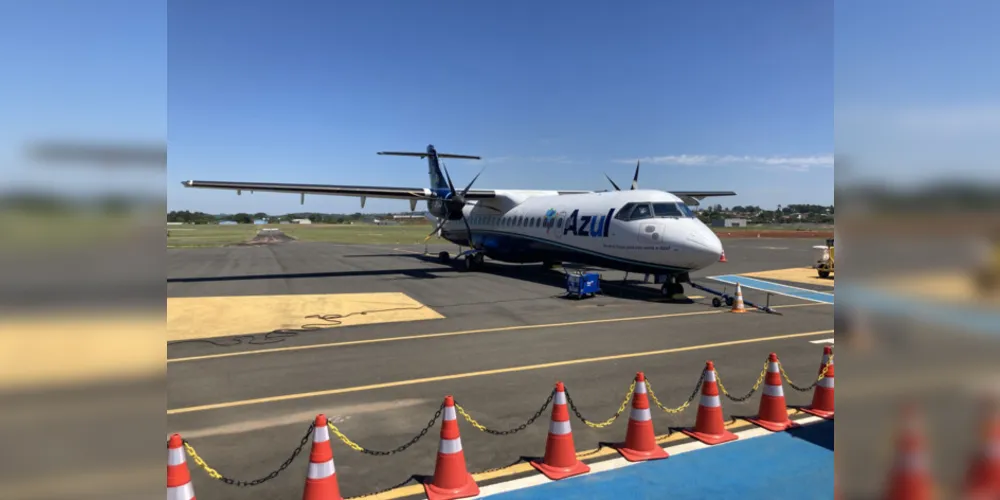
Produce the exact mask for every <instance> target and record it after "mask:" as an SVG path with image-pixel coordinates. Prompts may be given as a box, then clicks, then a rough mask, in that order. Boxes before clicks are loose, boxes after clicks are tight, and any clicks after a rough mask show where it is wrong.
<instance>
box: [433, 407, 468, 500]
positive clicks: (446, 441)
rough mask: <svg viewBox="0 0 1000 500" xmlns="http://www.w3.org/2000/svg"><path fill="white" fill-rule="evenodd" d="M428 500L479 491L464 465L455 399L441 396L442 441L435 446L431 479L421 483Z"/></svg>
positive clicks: (460, 495) (464, 496)
mask: <svg viewBox="0 0 1000 500" xmlns="http://www.w3.org/2000/svg"><path fill="white" fill-rule="evenodd" d="M424 493H425V494H426V495H427V500H447V499H453V498H468V497H474V496H476V495H478V494H479V486H478V485H477V484H476V481H475V480H474V479H472V474H469V471H468V470H467V469H466V468H465V453H464V452H463V451H462V437H461V436H460V435H459V434H458V416H457V415H456V413H455V400H454V398H452V397H451V396H445V398H444V418H443V419H442V420H441V444H440V445H439V446H438V454H437V463H436V464H435V465H434V479H433V480H432V482H430V483H424Z"/></svg>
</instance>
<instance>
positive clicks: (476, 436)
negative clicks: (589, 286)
mask: <svg viewBox="0 0 1000 500" xmlns="http://www.w3.org/2000/svg"><path fill="white" fill-rule="evenodd" d="M819 243H822V242H815V241H812V240H807V239H801V240H798V239H796V240H791V239H790V240H776V239H756V238H754V239H745V240H736V239H730V240H726V242H725V244H726V255H727V260H728V262H727V263H720V264H718V265H717V266H713V268H710V269H708V270H706V271H705V272H702V273H699V274H698V275H696V276H693V278H694V280H695V281H696V282H699V283H701V284H704V285H708V286H710V287H713V288H720V289H721V288H722V287H723V285H721V284H718V283H713V282H712V281H710V280H707V279H705V276H711V275H719V274H739V273H747V272H756V271H767V270H773V269H783V268H790V267H801V266H807V265H809V264H810V263H811V262H812V261H813V260H814V259H815V252H816V251H815V250H813V249H812V248H811V247H812V245H815V244H819ZM441 249H447V250H449V251H452V252H454V247H453V246H440V245H432V246H431V247H429V249H428V250H429V255H430V256H429V257H424V256H423V255H422V254H423V252H424V247H422V246H404V247H392V246H367V245H336V244H329V243H300V242H291V243H281V244H275V245H264V246H256V247H246V246H242V247H228V248H218V249H185V250H170V251H168V259H169V260H168V265H169V267H168V284H167V287H168V288H167V290H168V296H169V297H209V296H215V297H218V296H245V295H258V296H260V295H264V296H267V295H289V294H293V295H294V294H339V293H380V292H402V293H404V294H406V295H408V296H409V297H411V298H412V299H413V300H416V301H417V302H419V303H421V304H423V305H424V306H426V307H429V308H431V309H433V310H434V311H436V312H437V313H439V314H440V315H441V316H443V317H444V318H443V319H430V320H424V321H415V322H396V323H382V324H366V325H360V326H349V327H334V328H325V329H318V330H313V329H303V330H300V331H298V332H295V331H292V332H291V333H289V330H288V329H286V330H285V332H284V333H281V334H271V335H270V336H268V335H266V334H267V333H268V332H260V333H259V334H257V335H253V336H251V337H242V338H239V339H234V338H231V337H219V338H212V339H208V340H210V341H211V342H205V341H194V342H182V343H174V344H171V345H169V346H168V359H169V362H168V401H167V409H168V410H167V414H168V415H167V427H168V430H169V432H171V433H173V432H179V433H181V435H182V436H184V437H185V438H186V439H188V440H189V441H190V443H191V444H192V445H193V446H194V447H195V448H196V449H197V451H198V453H199V454H200V455H201V457H202V458H203V459H204V460H205V461H206V462H207V463H208V464H209V465H210V466H211V467H213V468H214V469H216V470H218V471H219V472H220V473H221V474H223V475H225V476H227V477H231V478H234V479H237V480H243V481H251V480H254V479H257V478H261V477H266V476H268V475H269V474H271V472H272V471H274V470H275V469H277V468H279V466H281V465H282V463H283V462H284V461H285V460H286V458H288V457H289V455H290V454H291V453H292V452H293V450H294V449H295V448H296V447H297V446H298V445H299V442H300V440H301V438H302V436H303V435H304V434H305V432H306V429H307V426H308V425H309V423H310V421H311V420H312V419H313V417H315V415H316V414H317V413H324V414H326V415H327V416H328V417H329V418H330V419H331V420H332V421H333V422H334V424H335V425H337V426H338V428H339V429H340V430H341V431H342V432H343V433H344V434H345V435H346V436H348V437H349V438H350V439H352V440H354V441H355V442H357V443H358V444H360V445H362V446H364V447H366V448H368V449H373V450H385V451H388V450H393V449H395V448H397V447H399V446H401V445H404V444H406V443H407V442H409V441H410V439H411V438H412V437H413V436H415V435H418V434H419V433H420V432H421V430H422V429H423V428H424V427H425V426H426V425H427V423H428V420H430V419H431V418H432V417H433V416H434V413H435V411H436V410H437V409H438V408H439V406H440V405H441V402H442V399H443V398H444V396H445V395H448V394H451V395H453V396H454V397H455V398H456V400H457V401H458V403H459V404H460V405H462V406H463V407H464V408H465V409H466V410H468V412H469V414H470V415H472V417H473V418H475V419H476V420H478V421H479V422H480V423H481V424H483V425H485V426H487V427H489V428H491V429H496V430H508V429H512V428H517V427H518V426H520V425H521V424H522V423H524V422H525V421H526V420H528V419H529V418H531V417H532V416H533V415H534V414H535V413H536V412H537V411H538V409H539V408H540V407H541V406H542V405H543V403H544V402H545V400H546V398H547V397H548V395H549V393H550V392H551V390H552V387H553V384H554V383H555V382H556V381H562V382H564V383H565V384H566V386H567V389H568V390H569V392H570V394H571V397H572V399H573V400H574V402H575V403H576V405H577V407H578V409H579V411H580V412H581V413H582V414H583V416H584V417H586V418H587V419H589V420H591V421H603V420H605V419H606V418H608V417H610V416H612V415H613V414H614V412H615V411H616V410H617V409H618V407H619V405H620V404H621V402H622V400H623V399H624V397H625V395H626V391H627V389H628V386H629V384H630V382H631V379H632V378H633V377H634V376H635V373H636V372H637V371H643V372H644V373H645V374H646V376H647V377H648V378H649V380H650V383H651V386H652V388H653V389H654V391H655V394H656V395H657V397H658V398H659V399H660V401H661V402H662V403H663V404H664V405H665V406H668V407H676V406H679V405H681V404H682V403H684V402H685V401H686V400H687V399H688V397H689V396H690V395H691V393H692V391H693V389H694V388H695V384H696V382H697V380H698V377H699V376H700V373H701V370H702V369H703V367H704V365H705V361H706V360H713V361H714V362H715V364H716V367H717V369H718V371H719V374H720V375H721V377H722V381H723V382H724V383H725V385H726V387H727V388H728V389H729V390H730V391H731V392H732V393H733V394H734V395H736V396H740V395H743V394H745V393H746V392H747V391H749V389H750V388H751V386H752V385H753V384H754V382H755V381H756V380H757V378H758V376H759V374H760V371H761V369H762V368H763V363H764V360H765V358H766V357H767V355H768V353H770V352H776V353H777V354H778V355H779V357H780V359H781V360H782V363H783V366H784V368H785V369H786V371H787V372H788V374H789V375H790V376H791V377H792V378H793V381H795V382H796V383H798V384H800V385H809V384H810V383H811V382H812V381H813V380H815V376H816V370H817V368H818V366H819V363H820V358H821V354H822V344H820V343H812V341H820V340H823V339H829V338H832V337H833V333H832V329H833V307H832V306H831V305H821V304H815V303H809V302H805V301H802V300H797V299H793V298H788V297H780V296H774V297H772V298H771V305H772V306H779V310H780V311H781V313H782V315H781V316H778V315H768V314H764V313H757V312H751V313H749V314H742V315H737V314H731V313H729V312H728V311H727V310H726V308H713V307H712V306H711V305H710V304H709V302H710V300H709V299H710V296H706V294H705V293H702V292H699V291H697V290H691V289H689V290H688V291H687V292H688V294H689V295H690V296H692V298H693V302H692V303H690V304H674V303H665V302H663V301H662V299H660V297H659V294H658V287H657V286H656V285H653V284H642V283H625V284H623V283H622V282H621V281H620V280H622V279H623V278H624V275H623V274H622V273H615V272H605V273H603V274H602V277H603V281H602V288H603V291H604V294H603V295H599V296H597V297H594V298H589V299H584V300H573V299H567V298H564V297H563V295H564V294H565V289H564V286H563V283H564V281H563V280H564V278H563V275H562V273H561V271H559V270H549V271H545V270H543V269H541V268H540V267H539V266H532V265H524V266H520V265H504V264H500V263H490V261H489V260H487V263H488V267H487V269H486V270H485V271H480V272H472V273H467V272H463V271H459V270H458V269H457V268H452V267H450V266H447V265H444V264H441V263H439V262H437V260H436V259H435V258H434V257H433V256H436V254H437V252H438V251H440V250H441ZM629 278H630V279H632V280H636V279H638V280H642V278H643V277H642V276H635V275H632V276H630V277H629ZM796 286H802V287H804V288H808V287H809V286H808V285H800V284H796ZM817 289H820V290H824V291H829V292H832V288H817ZM744 296H745V298H746V299H747V300H750V301H759V302H764V296H763V294H762V293H758V292H755V291H753V290H744ZM696 297H702V298H696ZM323 312H324V311H316V314H323ZM371 314H378V313H377V312H373V313H371ZM306 322H307V320H305V319H304V320H303V323H304V324H305V323H306ZM293 330H294V329H293ZM237 341H238V343H237ZM262 342H273V343H263V344H262ZM785 392H786V396H787V398H788V403H789V404H790V405H797V404H799V405H805V404H808V403H809V401H810V399H811V397H812V393H811V392H798V391H795V390H793V389H792V388H791V387H789V386H788V385H787V384H786V385H785ZM758 403H759V396H758V395H754V396H753V397H751V398H750V399H749V400H747V401H746V402H743V403H734V402H731V401H728V400H724V402H723V409H724V412H725V415H726V417H727V418H729V417H733V416H752V415H754V414H755V413H756V411H757V405H758ZM549 411H550V410H549V409H546V411H545V412H543V413H542V414H541V416H539V417H538V420H537V421H536V422H535V423H534V424H533V425H529V426H527V427H526V428H525V429H524V430H522V431H519V432H516V433H514V434H511V435H506V436H494V435H490V434H487V433H484V432H480V431H478V430H477V429H476V428H474V427H473V426H472V425H470V424H469V423H468V422H466V421H464V420H462V419H461V417H460V424H459V425H460V428H461V432H462V442H463V447H464V449H465V456H466V459H467V462H468V468H469V469H470V471H471V472H479V471H484V470H488V469H494V468H499V467H503V466H507V465H510V464H512V463H515V462H518V461H520V460H522V459H523V458H524V457H532V456H539V455H541V454H542V453H543V452H544V447H545V438H546V433H547V430H548V419H549ZM696 411H697V402H695V403H693V404H692V406H690V407H688V408H687V409H686V410H685V411H683V412H681V413H679V414H672V413H667V412H663V411H660V410H658V409H655V408H654V425H655V428H656V431H657V433H658V434H666V433H667V432H668V431H669V429H670V428H671V427H673V426H686V425H692V424H693V423H694V419H695V414H696ZM626 425H627V411H626V413H625V415H624V416H623V418H620V419H618V421H616V422H615V423H614V424H612V425H610V426H609V427H607V428H604V429H594V428H590V427H588V426H586V425H584V424H583V422H581V421H580V420H576V419H574V420H573V431H574V437H575V440H576V445H577V449H578V450H580V451H583V450H588V449H593V448H596V447H597V446H598V445H599V444H600V443H603V442H615V441H619V440H622V439H624V436H625V428H626ZM439 428H440V421H438V422H437V423H436V424H435V425H434V426H433V427H432V428H431V429H430V430H429V431H427V433H426V435H425V436H424V437H423V438H422V439H420V440H418V441H417V442H416V443H415V444H413V445H412V446H411V447H409V448H408V449H406V450H405V451H402V452H400V453H394V454H392V455H390V456H371V455H366V454H362V453H358V452H356V451H354V450H352V449H350V448H348V447H347V446H346V445H344V444H343V443H341V442H340V441H339V440H337V439H336V438H334V443H333V448H334V455H335V461H336V467H337V476H338V479H339V482H340V486H341V491H342V493H343V495H344V496H345V497H349V496H357V495H362V494H366V493H372V492H375V491H379V490H383V489H386V488H390V487H392V486H394V485H396V484H399V483H402V482H404V481H406V480H410V479H412V477H413V476H414V475H418V476H419V475H430V474H433V471H434V462H435V456H436V450H437V446H438V432H439ZM308 452H309V448H308V445H307V446H306V449H305V450H304V451H303V454H302V455H299V456H298V457H297V458H296V459H295V461H293V462H292V463H291V465H290V466H288V467H287V469H286V470H284V471H283V472H282V473H281V474H279V475H278V476H276V477H274V478H273V479H270V480H268V481H266V482H264V483H262V484H259V485H256V486H252V487H243V488H239V487H236V486H230V485H227V484H224V483H223V482H220V481H213V480H212V479H210V478H209V477H208V476H207V475H206V474H205V473H204V472H203V471H200V470H198V467H197V466H196V465H195V464H194V463H191V461H190V460H189V465H190V467H191V469H192V476H193V481H194V486H195V491H196V492H197V494H198V496H199V497H202V496H204V497H205V498H215V499H242V498H279V497H281V498H292V497H295V496H296V495H300V494H301V490H302V486H303V482H304V477H305V470H306V468H307V463H308ZM489 476H490V477H489V479H488V480H493V481H499V480H503V479H504V478H507V477H511V474H510V469H507V470H501V471H498V472H495V473H493V474H490V475H489ZM410 484H411V485H412V484H414V483H413V482H411V483H410ZM247 490H250V491H247ZM414 491H416V492H419V489H415V487H413V486H411V487H409V489H402V490H397V492H399V494H403V493H412V492H414ZM387 496H393V495H392V494H390V495H387Z"/></svg>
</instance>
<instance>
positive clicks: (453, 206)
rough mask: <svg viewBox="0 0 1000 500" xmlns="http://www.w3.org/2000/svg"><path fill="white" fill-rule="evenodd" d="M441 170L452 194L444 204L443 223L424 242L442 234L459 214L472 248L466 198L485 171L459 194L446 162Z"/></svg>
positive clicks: (477, 175)
mask: <svg viewBox="0 0 1000 500" xmlns="http://www.w3.org/2000/svg"><path fill="white" fill-rule="evenodd" d="M441 168H442V169H444V177H445V180H447V181H448V189H449V190H450V191H451V192H450V193H449V195H448V198H447V199H446V200H445V202H444V212H445V216H444V218H442V219H441V222H439V223H438V225H437V227H435V228H434V230H433V231H431V233H430V234H428V235H427V237H426V238H424V241H425V242H426V241H427V240H429V239H430V238H431V236H434V235H435V234H440V231H441V229H442V228H444V225H445V224H447V223H448V221H449V220H452V218H451V214H452V212H457V213H458V215H459V217H458V218H460V219H462V222H463V223H465V229H466V231H468V235H469V246H470V247H471V246H472V226H470V225H469V221H468V220H466V218H465V210H464V208H465V204H466V201H465V197H466V195H468V194H469V190H470V189H472V185H473V184H475V182H476V179H479V176H480V175H482V173H483V170H480V171H479V173H478V174H476V176H475V177H473V178H472V180H471V181H469V184H468V185H467V186H465V189H463V190H462V191H461V192H458V191H457V190H456V189H455V184H454V183H453V182H452V181H451V174H449V173H448V166H447V165H445V164H444V162H441Z"/></svg>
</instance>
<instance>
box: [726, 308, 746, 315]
mask: <svg viewBox="0 0 1000 500" xmlns="http://www.w3.org/2000/svg"><path fill="white" fill-rule="evenodd" d="M729 312H731V313H734V314H743V313H745V312H747V310H746V309H740V310H735V309H734V310H732V311H729Z"/></svg>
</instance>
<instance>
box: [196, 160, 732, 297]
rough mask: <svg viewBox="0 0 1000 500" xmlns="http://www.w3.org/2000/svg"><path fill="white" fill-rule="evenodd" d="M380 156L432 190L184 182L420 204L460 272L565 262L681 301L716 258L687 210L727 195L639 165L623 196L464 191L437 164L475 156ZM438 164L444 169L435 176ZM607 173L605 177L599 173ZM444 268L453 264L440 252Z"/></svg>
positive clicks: (705, 231) (708, 236)
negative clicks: (486, 264)
mask: <svg viewBox="0 0 1000 500" xmlns="http://www.w3.org/2000/svg"><path fill="white" fill-rule="evenodd" d="M378 154H380V155H391V156H411V157H419V158H426V159H427V165H428V174H429V176H430V186H431V187H430V188H404V187H375V186H340V185H322V184H273V183H256V182H219V181H195V180H191V181H184V182H183V185H184V186H185V187H188V188H209V189H228V190H235V191H236V192H237V194H241V193H242V192H243V191H250V192H251V193H252V192H254V191H265V192H279V193H297V194H299V195H300V196H301V200H302V203H305V196H306V194H322V195H336V196H357V197H360V198H361V207H362V208H364V206H365V200H366V199H367V198H389V199H405V200H409V201H410V210H411V211H413V210H415V209H416V204H417V202H418V201H420V200H424V201H426V202H427V208H428V211H429V213H430V215H431V216H433V219H432V221H433V222H436V223H437V225H436V227H435V228H434V230H433V231H432V232H431V233H430V234H429V235H428V238H430V237H431V236H434V235H438V236H440V237H441V238H444V239H445V240H448V241H450V242H452V243H455V244H457V245H459V247H468V248H469V250H467V251H464V252H460V254H459V255H458V257H459V258H460V259H461V260H462V262H463V266H464V267H465V269H467V270H473V269H477V268H479V267H480V266H481V265H482V263H483V259H484V257H489V258H490V259H493V260H497V261H502V262H514V263H535V262H541V263H543V264H544V265H545V266H546V267H551V266H554V265H556V264H557V263H563V262H572V263H578V264H583V265H591V266H600V267H604V268H608V269H617V270H621V271H627V272H635V273H646V274H653V275H656V276H658V277H661V279H662V282H663V287H662V293H663V295H665V296H668V297H676V296H683V294H684V287H683V285H682V283H688V282H690V277H689V273H690V272H692V271H696V270H698V269H703V268H705V267H708V266H710V265H712V264H714V263H716V262H719V261H720V260H721V258H722V255H723V248H722V243H721V242H720V241H719V238H718V237H717V236H716V235H715V233H714V232H712V230H711V229H709V228H708V227H707V226H705V224H703V223H702V222H701V221H700V220H698V218H697V217H695V215H694V213H692V211H691V209H690V208H688V205H698V202H699V200H701V199H704V198H706V197H710V196H733V195H735V194H736V193H734V192H732V191H674V192H665V191H657V190H650V189H638V185H637V182H638V175H639V166H638V164H636V173H635V177H634V178H633V182H632V189H630V190H628V191H622V190H620V189H619V188H618V186H617V185H616V184H615V183H614V181H611V178H610V177H609V178H608V180H609V181H611V184H612V185H613V186H614V188H615V190H614V191H575V190H504V189H472V185H473V184H474V183H475V182H476V179H478V178H479V174H482V171H480V173H479V174H477V175H476V176H475V177H473V179H472V181H471V182H469V184H468V185H467V186H466V187H465V189H462V190H458V189H456V188H455V185H454V184H453V183H452V180H451V175H450V174H449V173H448V168H447V167H446V166H444V164H443V162H441V161H440V160H441V159H468V160H479V159H481V158H480V157H478V156H469V155H455V154H445V153H438V152H437V151H436V150H435V148H434V146H433V145H429V146H427V150H426V152H423V153H419V152H418V153H410V152H392V151H387V152H380V153H378ZM442 167H443V168H444V173H443V175H442ZM605 175H606V174H605ZM439 258H440V259H441V261H442V262H449V261H450V260H451V257H450V255H449V254H448V252H446V251H445V252H441V253H440V254H439Z"/></svg>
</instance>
